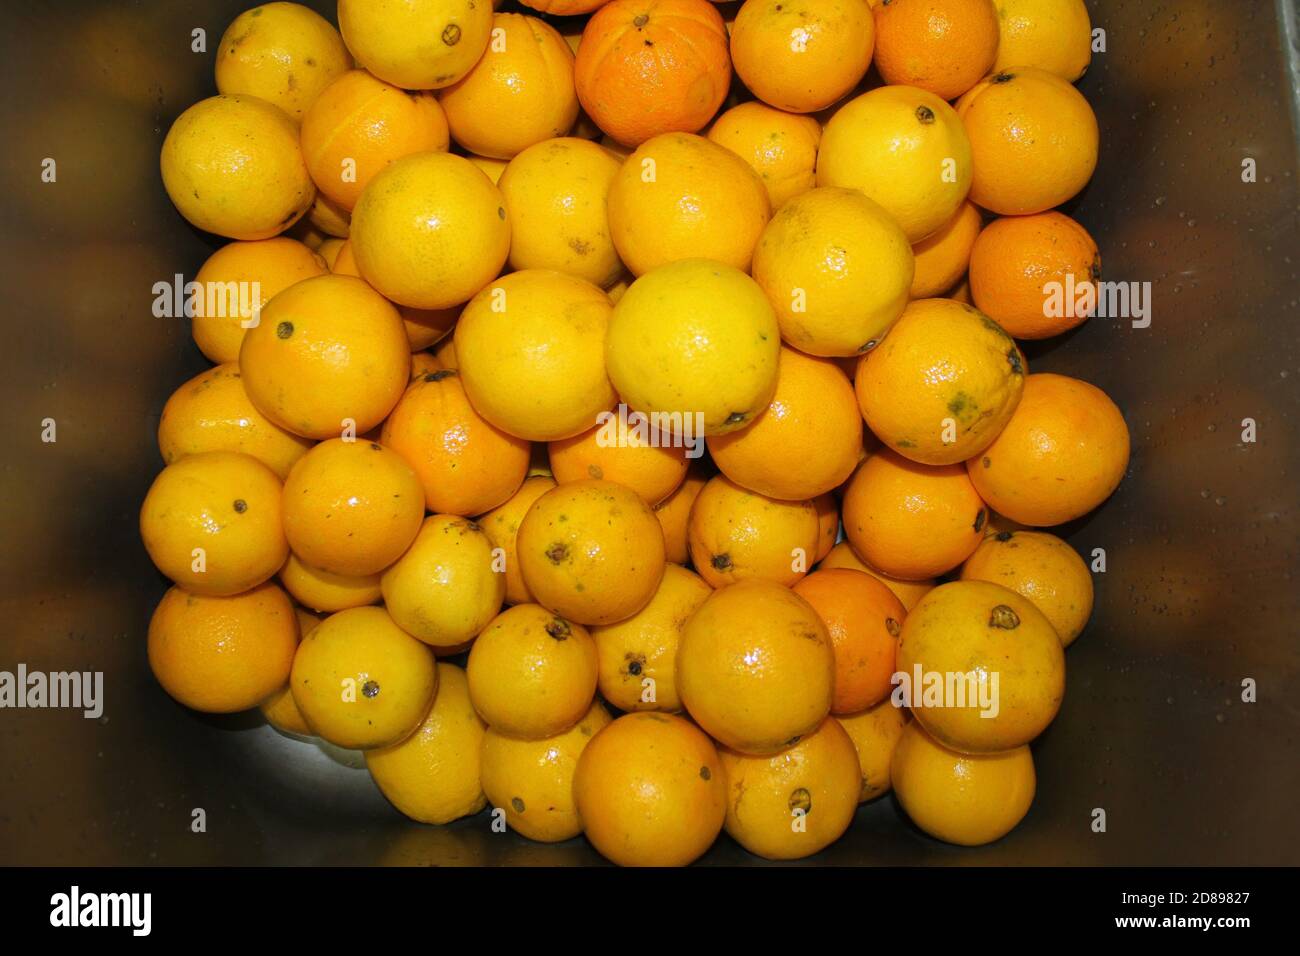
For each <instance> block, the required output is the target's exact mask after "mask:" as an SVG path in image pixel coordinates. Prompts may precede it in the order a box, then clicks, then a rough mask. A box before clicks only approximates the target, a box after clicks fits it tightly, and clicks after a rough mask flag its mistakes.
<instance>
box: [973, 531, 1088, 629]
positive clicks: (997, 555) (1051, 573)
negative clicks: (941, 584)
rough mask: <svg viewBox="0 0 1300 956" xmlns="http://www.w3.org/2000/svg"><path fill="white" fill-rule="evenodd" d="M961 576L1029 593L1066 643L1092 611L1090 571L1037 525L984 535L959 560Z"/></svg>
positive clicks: (1084, 622) (1058, 539) (1068, 549)
mask: <svg viewBox="0 0 1300 956" xmlns="http://www.w3.org/2000/svg"><path fill="white" fill-rule="evenodd" d="M961 579H962V580H963V581H991V582H993V583H994V584H1000V585H1002V586H1003V587H1005V588H1010V589H1011V590H1012V591H1015V592H1016V593H1017V594H1019V595H1020V596H1021V597H1024V598H1028V599H1029V600H1030V601H1032V602H1033V604H1034V607H1036V608H1038V610H1040V611H1042V612H1043V616H1044V617H1046V618H1047V619H1048V620H1049V621H1050V622H1051V623H1052V627H1054V628H1055V629H1056V633H1057V635H1058V636H1059V637H1060V638H1061V645H1062V646H1063V647H1069V646H1070V645H1071V644H1072V643H1074V639H1075V638H1076V637H1078V636H1079V634H1080V633H1081V632H1082V631H1083V627H1084V625H1085V624H1087V623H1088V618H1089V616H1090V615H1091V614H1092V575H1091V574H1090V573H1089V571H1088V566H1087V565H1086V564H1084V563H1083V559H1082V558H1081V557H1079V554H1078V552H1077V551H1075V550H1074V548H1072V547H1070V546H1069V545H1068V544H1066V543H1065V542H1064V541H1062V540H1061V539H1060V538H1058V537H1056V536H1055V535H1052V534H1047V533H1045V532H1042V531H999V532H997V533H996V534H991V535H988V536H986V537H985V538H984V540H983V541H982V542H981V543H980V546H979V547H978V548H976V549H975V553H974V554H972V555H971V556H970V557H969V558H967V559H966V563H965V564H964V565H962V569H961Z"/></svg>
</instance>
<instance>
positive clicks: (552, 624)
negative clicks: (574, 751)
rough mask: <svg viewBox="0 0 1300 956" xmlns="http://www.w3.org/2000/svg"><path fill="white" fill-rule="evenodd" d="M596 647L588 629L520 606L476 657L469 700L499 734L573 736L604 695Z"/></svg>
mask: <svg viewBox="0 0 1300 956" xmlns="http://www.w3.org/2000/svg"><path fill="white" fill-rule="evenodd" d="M596 668H597V664H596V645H595V643H594V642H593V641H592V639H591V635H590V634H589V633H587V629H586V628H584V627H583V626H582V625H580V624H576V623H574V622H572V621H567V620H565V619H564V618H562V617H557V616H556V615H554V614H552V613H551V612H550V611H548V610H546V608H544V607H542V606H541V605H540V604H516V605H515V606H514V607H512V608H510V609H508V610H506V611H503V612H502V613H501V614H499V615H497V617H496V618H495V619H494V620H493V621H492V622H491V623H490V624H488V626H487V627H485V628H484V629H483V632H482V633H481V634H480V635H479V636H478V639H477V640H475V641H474V646H473V647H471V648H470V652H469V664H468V673H469V693H470V698H471V699H472V700H473V701H474V708H475V709H476V710H477V711H478V712H479V714H480V715H481V716H482V717H483V719H484V720H486V721H487V722H488V726H490V727H491V728H492V729H493V730H496V731H498V732H500V733H503V734H507V735H509V736H511V737H522V738H524V739H526V740H537V739H540V738H542V737H551V736H553V735H555V734H558V733H562V732H564V731H565V730H568V729H569V728H570V727H572V726H573V725H574V724H576V723H577V722H578V721H579V720H581V719H582V717H583V715H584V714H586V713H587V711H588V710H589V709H590V708H591V701H592V698H593V697H594V696H595V694H596Z"/></svg>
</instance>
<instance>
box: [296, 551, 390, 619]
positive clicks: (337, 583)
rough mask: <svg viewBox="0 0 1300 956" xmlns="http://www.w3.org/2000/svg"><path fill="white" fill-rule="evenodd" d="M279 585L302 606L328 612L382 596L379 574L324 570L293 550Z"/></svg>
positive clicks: (356, 605)
mask: <svg viewBox="0 0 1300 956" xmlns="http://www.w3.org/2000/svg"><path fill="white" fill-rule="evenodd" d="M280 583H281V584H282V585H283V586H284V589H285V590H286V591H288V592H289V594H290V595H291V596H292V597H293V599H294V600H295V601H297V602H298V603H299V604H301V605H303V606H304V607H309V608H311V609H312V610H314V611H324V612H327V613H332V612H334V611H343V610H346V609H347V608H350V607H364V606H365V605H367V604H374V603H375V602H376V601H378V600H379V596H380V593H381V591H380V587H379V575H378V574H360V575H352V574H335V573H333V572H332V571H322V570H321V569H320V568H313V567H312V566H311V565H310V564H307V563H306V562H305V561H303V559H302V558H300V557H298V556H297V555H296V554H294V553H293V552H292V551H290V552H289V558H288V560H286V561H285V562H284V567H282V568H280Z"/></svg>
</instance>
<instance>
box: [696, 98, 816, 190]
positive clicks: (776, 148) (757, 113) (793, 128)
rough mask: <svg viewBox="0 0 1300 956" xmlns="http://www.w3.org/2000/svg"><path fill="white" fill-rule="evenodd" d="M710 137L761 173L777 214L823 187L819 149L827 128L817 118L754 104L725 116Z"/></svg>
mask: <svg viewBox="0 0 1300 956" xmlns="http://www.w3.org/2000/svg"><path fill="white" fill-rule="evenodd" d="M707 135H708V138H709V139H711V140H712V141H713V142H715V143H717V144H718V145H719V146H725V147H726V148H727V149H729V150H731V151H732V152H733V153H735V154H736V155H737V156H739V157H740V158H741V159H743V160H744V161H745V162H747V163H749V165H750V166H751V167H752V168H753V170H754V172H756V173H758V178H759V179H761V180H762V181H763V185H764V186H765V187H767V198H768V201H769V202H770V203H771V204H772V209H773V210H776V209H780V208H781V207H782V206H784V205H785V204H786V202H788V201H789V200H791V199H793V198H794V197H795V196H798V195H799V194H800V193H805V192H807V191H808V190H810V189H812V188H813V186H814V185H815V184H816V182H817V147H818V145H819V144H820V143H821V139H822V128H821V124H820V123H818V122H817V120H815V119H814V118H813V117H811V116H800V115H798V114H796V113H786V112H783V111H782V110H778V109H773V108H772V107H770V106H767V105H766V104H764V103H757V102H753V101H751V102H748V103H741V104H740V105H739V106H733V107H732V108H731V109H729V110H727V111H726V112H725V113H723V114H722V115H721V116H719V117H718V118H717V119H716V120H714V121H713V124H712V125H711V126H710V127H709V131H708V134H707Z"/></svg>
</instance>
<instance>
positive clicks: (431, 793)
mask: <svg viewBox="0 0 1300 956" xmlns="http://www.w3.org/2000/svg"><path fill="white" fill-rule="evenodd" d="M486 729H487V728H486V727H485V726H484V724H483V721H482V720H480V719H479V716H478V714H476V713H475V712H474V706H473V705H472V704H471V703H470V700H469V683H468V681H467V680H466V679H465V672H464V671H463V670H461V669H460V668H459V667H456V666H454V665H452V664H445V663H442V662H441V661H440V662H439V663H438V693H437V696H436V697H434V699H433V706H432V707H430V708H429V713H428V715H427V716H426V717H425V718H424V721H423V723H421V724H420V726H419V727H417V728H416V729H415V732H414V733H412V734H411V735H410V736H408V737H407V738H406V739H405V740H402V741H399V742H398V743H395V744H391V745H389V746H387V747H381V748H378V749H375V750H367V751H366V769H367V770H369V771H370V776H371V777H372V778H373V779H374V781H375V785H376V786H377V787H379V791H380V792H381V793H382V794H383V795H384V796H385V797H387V798H388V799H389V801H390V802H391V803H392V804H393V806H395V807H396V808H397V809H398V810H400V811H401V812H402V813H404V814H405V815H406V816H408V817H410V818H411V819H412V820H415V821H417V822H419V823H435V824H443V823H450V822H451V821H452V820H458V819H460V818H461V817H466V816H469V815H470V814H473V813H478V812H479V811H480V810H482V809H483V807H485V806H486V805H487V798H486V797H485V796H484V795H483V786H482V784H481V783H480V782H479V766H480V760H479V751H480V748H481V747H482V745H483V736H484V731H485V730H486Z"/></svg>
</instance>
